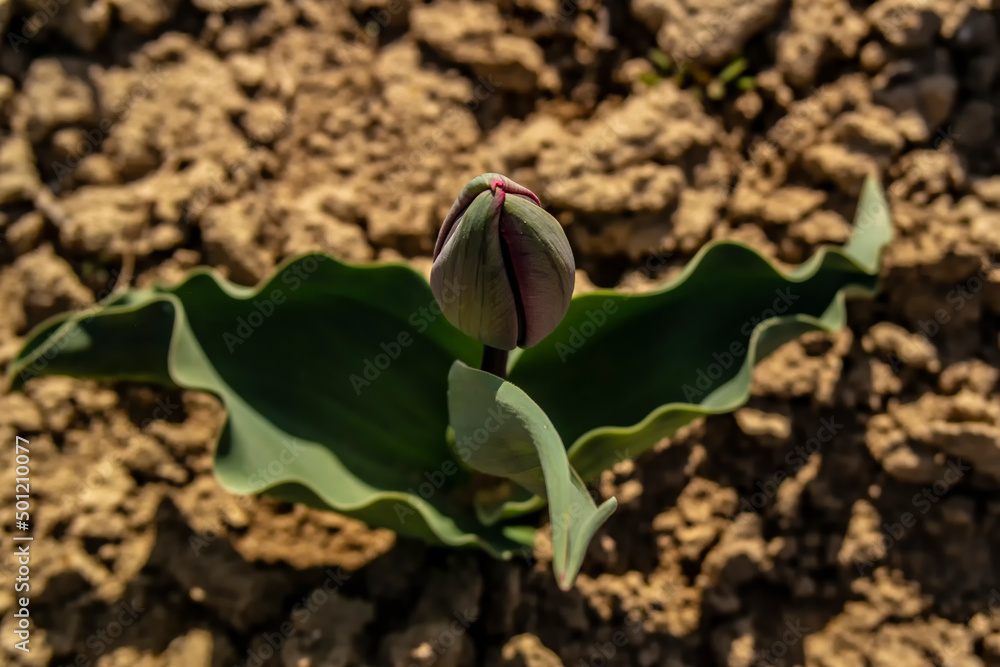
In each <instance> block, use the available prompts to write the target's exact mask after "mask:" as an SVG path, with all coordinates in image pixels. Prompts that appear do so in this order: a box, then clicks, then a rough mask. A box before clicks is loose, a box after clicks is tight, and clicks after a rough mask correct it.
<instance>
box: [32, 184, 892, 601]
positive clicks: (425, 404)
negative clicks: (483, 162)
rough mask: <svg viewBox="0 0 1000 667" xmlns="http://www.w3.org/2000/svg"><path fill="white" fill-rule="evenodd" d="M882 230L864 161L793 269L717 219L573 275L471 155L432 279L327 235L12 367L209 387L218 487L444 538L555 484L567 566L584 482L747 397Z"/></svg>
mask: <svg viewBox="0 0 1000 667" xmlns="http://www.w3.org/2000/svg"><path fill="white" fill-rule="evenodd" d="M890 236H891V223H890V221H889V216H888V209H887V206H886V203H885V200H884V197H883V195H882V192H881V189H880V188H879V186H878V185H877V184H876V183H875V181H874V180H872V179H869V180H868V181H867V182H866V183H865V184H864V187H863V190H862V194H861V200H860V203H859V206H858V212H857V215H856V218H855V226H854V231H853V233H852V236H851V238H850V240H849V242H848V243H847V244H846V245H845V246H844V247H843V248H840V249H837V248H830V247H824V248H821V249H820V250H819V251H818V252H817V253H816V254H815V255H813V257H811V258H810V259H809V260H808V261H807V262H805V263H804V264H802V265H800V266H798V267H796V268H795V269H793V270H791V271H788V272H782V271H780V270H778V269H777V268H776V267H775V266H774V265H773V264H771V263H770V262H769V261H768V260H767V259H765V258H764V257H762V256H761V255H760V254H759V253H757V252H756V251H754V250H752V249H751V248H749V247H747V246H745V245H743V244H741V243H735V242H730V241H721V242H714V243H711V244H709V245H708V246H706V247H704V248H702V250H701V251H700V252H699V253H698V254H697V255H696V256H695V258H694V259H693V260H692V261H691V262H690V264H689V265H688V266H687V267H686V268H685V269H684V271H683V272H682V273H681V274H680V275H679V276H677V277H676V278H674V279H673V280H671V281H669V282H668V283H666V284H665V285H663V286H662V287H660V288H659V289H656V290H655V291H652V292H649V293H646V294H641V295H626V294H621V293H618V292H615V291H613V290H597V291H595V292H591V293H589V294H585V295H580V296H577V297H575V298H574V297H572V294H573V286H574V277H575V264H574V260H573V253H572V251H571V249H570V245H569V242H568V241H567V239H566V235H565V233H564V232H563V230H562V228H561V226H560V225H559V223H558V222H557V221H556V220H555V219H554V218H553V217H552V216H550V215H549V214H548V213H547V212H546V211H545V210H544V209H543V208H542V206H541V203H540V201H539V199H538V197H536V196H535V195H534V194H533V193H532V192H531V191H530V190H528V189H527V188H525V187H523V186H521V185H518V184H517V183H514V182H513V181H511V180H510V179H508V178H506V177H504V176H501V175H499V174H484V175H482V176H480V177H478V178H475V179H473V180H472V181H470V182H469V183H468V185H466V186H465V188H464V189H463V190H462V192H461V193H460V194H459V196H458V198H457V199H456V201H455V203H454V205H453V206H452V207H451V210H450V211H449V212H448V215H447V216H446V218H445V220H444V224H443V225H442V227H441V231H440V233H439V236H438V239H437V243H436V245H435V248H434V262H433V267H432V270H431V280H430V285H428V283H427V282H426V281H425V280H424V279H423V277H422V276H420V275H419V274H418V273H416V272H415V271H413V270H412V269H410V268H409V267H407V266H405V265H401V264H366V265H350V264H347V263H343V262H340V261H338V260H336V259H333V258H331V257H328V256H326V255H322V254H311V255H306V256H303V257H298V258H296V259H293V260H290V261H288V262H286V263H284V264H283V265H282V266H280V267H279V268H278V270H277V272H276V273H275V274H274V275H273V276H272V277H271V278H269V279H268V280H266V281H264V282H263V283H262V284H260V285H259V286H257V287H255V288H248V287H242V286H237V285H234V284H232V283H230V282H228V281H226V280H224V279H222V278H221V277H220V276H219V275H218V274H216V273H215V272H214V271H212V270H210V269H200V270H196V271H194V272H193V273H191V274H190V275H189V276H188V277H187V278H186V279H185V280H184V281H183V282H182V283H181V284H179V285H176V286H173V287H152V288H146V289H132V290H128V291H125V292H123V293H119V294H113V295H112V296H111V297H109V298H108V299H107V300H105V301H104V302H102V303H100V304H98V305H97V306H95V307H93V308H91V309H88V310H85V311H83V312H78V313H72V314H66V315H60V316H58V317H55V318H53V319H51V320H49V321H47V322H44V323H42V324H41V325H39V326H38V327H37V329H36V330H35V331H34V332H32V333H31V334H30V335H29V337H28V340H27V342H26V344H25V346H24V348H23V349H22V350H21V351H20V353H19V354H18V356H17V358H16V359H15V361H14V362H13V364H12V383H13V387H14V388H15V389H18V388H21V387H22V386H23V384H24V383H25V382H26V381H28V380H29V379H31V378H33V377H35V376H38V375H45V374H62V375H70V376H76V377H87V378H99V379H110V380H115V379H118V380H123V379H124V380H134V381H146V382H154V383H160V384H163V385H169V386H174V387H180V388H185V389H193V390H202V391H207V392H211V393H213V394H215V395H216V396H218V397H220V399H221V400H222V401H223V403H224V405H225V407H226V409H227V412H228V419H227V421H226V423H225V426H224V427H223V429H222V432H221V433H220V435H219V439H218V442H217V444H216V448H215V459H214V462H215V471H216V474H217V477H218V479H219V481H220V482H221V484H222V485H223V486H224V487H225V488H227V489H229V490H230V491H232V492H235V493H242V494H254V493H262V492H264V493H267V494H270V495H273V496H276V497H278V498H282V499H285V500H289V501H293V502H302V503H306V504H309V505H311V506H314V507H319V508H325V509H329V510H333V511H337V512H340V513H342V514H345V515H349V516H352V517H356V518H358V519H360V520H362V521H365V522H367V523H368V524H370V525H373V526H383V527H387V528H391V529H394V530H395V531H396V532H397V533H399V534H402V535H407V536H411V537H417V538H420V539H424V540H427V541H430V542H433V543H437V544H443V545H448V546H455V547H457V546H476V547H480V548H482V549H484V550H486V551H487V552H489V553H491V554H493V555H495V556H497V557H501V558H509V557H511V556H512V555H513V554H516V553H521V552H523V551H524V550H526V549H530V547H531V545H532V544H533V540H534V536H535V532H536V527H537V525H538V513H539V511H541V510H543V509H544V508H545V507H546V506H547V507H548V513H549V519H550V524H551V530H552V537H551V540H552V558H553V570H554V572H555V575H556V578H557V581H558V583H559V585H560V586H561V587H562V588H564V589H565V588H569V587H571V586H572V585H573V581H574V579H575V577H576V575H577V573H578V572H579V570H580V567H581V563H582V560H583V556H584V553H585V551H586V548H587V544H588V543H589V541H590V539H591V537H592V536H593V535H594V533H595V531H596V530H597V529H598V528H599V527H600V526H601V524H603V523H604V522H605V521H606V520H608V517H609V516H610V515H611V514H612V512H613V511H614V509H615V504H616V502H615V500H614V499H613V498H612V499H609V500H606V501H604V502H603V503H602V504H600V505H598V504H596V503H595V502H594V500H593V499H592V497H591V494H590V493H589V492H588V489H587V487H586V482H588V481H591V480H593V479H594V478H596V477H598V476H599V475H600V474H601V472H602V471H604V470H607V469H609V468H611V467H612V466H613V465H614V464H616V463H618V462H619V461H621V460H623V459H625V458H632V457H635V456H637V455H639V454H640V453H642V452H644V451H646V450H648V449H650V448H651V447H652V446H653V445H655V444H656V443H657V442H659V441H661V440H662V439H663V438H666V437H669V436H670V435H672V434H673V433H674V432H675V431H676V430H677V429H678V428H680V427H681V426H683V425H685V424H687V423H690V422H691V421H693V420H694V419H697V418H698V417H701V416H704V415H710V414H720V413H725V412H729V411H732V410H735V409H736V408H738V407H739V406H741V405H742V404H743V403H745V401H746V400H747V398H748V396H749V390H750V380H751V373H752V370H753V366H754V364H755V363H756V362H757V361H759V360H760V359H762V358H764V357H765V356H766V355H768V354H769V353H770V352H772V351H773V350H774V349H776V348H777V347H779V346H780V345H782V344H784V343H786V342H788V341H790V340H792V339H794V338H796V337H798V336H800V335H802V334H803V333H805V332H808V331H813V330H823V331H832V330H836V329H838V328H840V327H842V326H844V323H845V315H846V309H845V299H846V297H848V296H870V295H872V294H873V293H874V292H875V290H876V289H877V283H878V272H879V258H880V255H881V252H882V249H883V248H884V246H885V245H886V244H887V243H888V242H889V240H890Z"/></svg>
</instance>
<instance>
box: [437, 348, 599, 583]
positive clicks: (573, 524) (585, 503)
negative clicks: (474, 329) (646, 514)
mask: <svg viewBox="0 0 1000 667" xmlns="http://www.w3.org/2000/svg"><path fill="white" fill-rule="evenodd" d="M448 413H449V415H450V417H451V426H452V428H453V429H454V430H455V451H456V453H457V454H458V455H459V457H460V458H461V459H462V461H463V462H465V464H466V465H468V466H470V467H471V468H473V469H475V470H478V471H479V472H482V473H485V474H487V475H492V476H495V477H502V478H505V479H509V480H513V481H514V482H516V483H517V484H519V485H520V486H521V487H523V488H524V489H527V490H528V491H530V492H532V493H534V494H536V495H537V496H540V497H543V498H546V499H547V500H548V504H549V515H550V517H551V521H552V551H553V561H552V568H553V570H554V571H555V574H556V580H557V581H558V582H559V586H560V587H561V588H563V589H564V590H567V589H569V588H571V587H572V586H573V582H574V581H575V579H576V575H577V573H578V572H579V571H580V565H581V564H582V562H583V556H584V553H585V552H586V550H587V545H588V544H589V543H590V539H591V538H592V537H593V535H594V532H595V531H596V530H597V529H598V528H599V527H600V526H601V524H603V523H604V522H605V521H606V520H607V518H608V517H609V516H610V515H611V513H612V512H614V510H615V507H616V506H617V505H618V503H617V501H616V500H615V499H614V498H610V499H608V500H606V501H605V502H604V503H602V504H601V506H600V507H598V506H597V505H596V504H595V503H594V500H593V498H591V496H590V493H589V492H588V490H587V487H586V486H585V485H584V483H583V481H582V480H581V479H580V476H579V475H577V474H576V471H575V470H573V468H572V467H571V466H570V464H569V460H568V459H567V457H566V449H565V447H564V446H563V443H562V440H561V439H560V438H559V434H558V433H557V432H556V430H555V428H554V427H553V426H552V422H550V421H549V418H548V417H546V416H545V413H544V412H542V411H541V409H539V407H538V406H537V405H535V403H534V401H532V400H531V399H530V398H529V397H528V395H527V394H525V393H524V392H523V391H521V390H520V389H518V388H517V387H515V386H514V385H513V384H511V383H510V382H505V381H503V380H501V379H500V378H498V377H497V376H495V375H492V374H490V373H486V372H484V371H480V370H476V369H474V368H469V367H468V366H466V365H465V364H463V363H462V362H461V361H456V362H455V363H454V364H453V365H452V367H451V372H450V373H449V374H448Z"/></svg>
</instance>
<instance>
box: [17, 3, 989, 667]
mask: <svg viewBox="0 0 1000 667" xmlns="http://www.w3.org/2000/svg"><path fill="white" fill-rule="evenodd" d="M868 4H869V3H865V2H855V1H849V0H790V2H776V1H772V0H749V1H748V0H697V1H696V0H632V1H631V3H628V2H611V1H610V0H608V1H607V2H604V3H602V2H600V0H580V1H579V2H573V1H572V0H566V1H564V2H560V1H559V0H501V1H499V2H497V3H495V4H494V3H489V2H469V1H466V0H461V1H447V2H435V3H432V4H425V3H423V2H418V1H417V0H350V1H349V2H348V1H347V0H344V1H342V2H336V3H334V2H316V1H314V0H191V1H190V2H188V1H187V0H95V1H93V2H84V1H83V0H68V1H65V2H63V1H60V2H55V1H54V0H51V1H48V2H46V1H45V0H0V24H7V27H6V29H5V32H7V33H8V34H7V37H6V38H5V42H6V43H5V44H4V46H3V48H2V50H0V239H4V240H5V242H4V243H2V244H0V261H2V264H3V266H2V269H0V363H2V364H6V363H7V362H9V360H10V359H11V358H12V357H13V355H14V354H15V352H16V350H17V349H18V346H19V345H20V343H21V342H22V341H23V337H24V336H25V334H26V333H27V332H28V331H29V330H30V328H31V327H32V326H33V325H35V324H37V323H38V322H39V321H41V320H42V319H43V318H45V317H47V316H49V315H51V314H53V313H57V312H60V311H64V310H67V309H71V308H79V307H81V306H84V305H87V304H91V303H93V302H94V300H95V299H96V298H100V297H101V296H102V295H103V294H105V293H106V292H107V290H108V289H109V288H110V287H112V286H113V285H114V284H115V283H116V281H117V280H118V278H119V271H120V270H121V268H122V267H123V265H124V266H127V265H129V264H130V263H131V262H132V260H134V262H135V278H134V284H137V285H146V284H149V283H150V282H151V281H154V280H176V279H177V278H178V277H179V276H181V275H182V274H183V272H184V271H185V270H186V269H188V268H190V267H192V266H195V265H198V264H210V265H212V266H215V267H217V268H218V269H219V270H221V271H222V272H224V273H225V274H227V275H229V276H230V277H231V278H232V279H233V280H236V281H238V282H242V283H246V284H252V283H254V282H255V281H257V280H259V279H261V278H262V277H263V276H265V275H267V273H268V272H269V271H270V270H271V268H272V267H273V266H274V265H275V263H276V262H278V261H280V260H281V259H283V258H284V257H286V256H288V255H291V254H296V253H300V252H303V251H307V250H317V249H321V250H325V251H327V252H329V253H331V254H333V255H335V256H337V257H340V258H343V259H347V260H353V261H364V260H371V259H397V258H400V257H402V258H405V259H407V260H408V261H411V262H412V263H413V264H414V265H415V266H416V267H418V268H419V269H420V270H422V271H425V272H426V271H428V270H429V258H428V255H429V253H430V250H431V247H432V243H433V239H434V234H435V232H436V225H437V224H438V221H439V220H441V219H442V217H443V215H444V213H445V211H446V210H447V208H448V206H449V205H450V203H451V200H452V198H453V197H454V195H455V193H456V192H457V190H458V189H459V188H460V187H461V185H462V184H463V183H464V182H465V181H466V180H468V179H469V178H470V177H472V176H474V175H477V174H479V173H482V172H485V171H498V172H502V173H506V174H507V175H509V176H510V177H511V178H513V179H515V180H517V181H519V182H521V183H524V184H525V185H527V186H528V187H530V188H532V189H533V190H534V191H535V192H537V193H539V194H540V195H541V196H542V197H543V199H544V200H545V202H546V204H547V205H548V206H549V208H550V210H552V211H553V212H554V214H555V215H557V216H558V218H559V219H560V221H561V222H563V223H564V224H565V225H566V227H567V231H568V234H569V237H570V239H571V242H572V243H573V245H574V249H575V251H576V253H577V257H578V260H579V266H580V269H581V274H580V275H581V280H580V283H581V284H582V285H590V284H596V285H602V286H611V285H621V286H622V287H623V288H627V289H643V288H646V287H648V286H649V285H651V284H655V283H656V282H659V281H660V280H663V279H665V278H666V277H667V276H669V275H672V274H673V273H674V272H676V271H677V270H679V268H680V267H681V266H683V264H684V263H685V262H686V261H688V260H689V259H690V258H691V256H692V255H693V254H694V253H695V252H696V251H697V249H698V248H699V247H701V246H702V245H703V244H704V243H705V242H707V241H709V240H711V239H718V238H736V239H741V240H743V241H746V242H748V243H750V244H752V245H753V246H754V247H756V248H758V249H760V250H761V251H762V252H764V253H765V254H766V255H768V256H769V257H772V258H773V259H774V260H775V261H778V262H779V263H797V262H800V261H802V260H803V259H804V258H805V257H807V256H808V255H809V253H810V252H811V251H812V250H813V249H814V248H815V246H816V245H817V244H820V243H824V242H842V241H843V240H844V239H845V238H846V234H847V233H848V221H849V220H850V218H851V215H852V212H853V207H854V204H855V201H856V197H857V194H858V190H859V186H860V183H861V181H862V178H863V177H864V175H865V174H866V173H868V171H869V170H875V171H876V172H877V173H879V174H880V175H881V176H882V177H883V179H884V181H885V183H886V186H887V188H888V192H889V198H890V200H891V202H892V205H893V209H894V212H895V224H896V230H897V240H896V242H895V243H894V244H893V245H892V247H891V248H890V249H889V251H888V254H887V257H886V269H885V290H884V292H883V293H882V295H881V296H880V297H879V298H878V299H877V300H875V301H872V302H856V303H853V304H852V305H851V318H850V323H851V324H850V329H849V330H847V331H844V332H841V333H838V334H834V335H814V336H811V337H807V338H805V339H803V340H801V341H799V342H795V343H792V344H789V345H787V346H785V347H784V348H782V349H781V350H779V351H778V352H777V353H776V354H775V355H774V356H773V357H771V358H770V359H768V360H766V362H765V363H763V364H762V365H761V367H760V368H759V369H758V370H757V372H756V375H755V385H754V394H753V398H752V401H751V403H750V405H749V406H748V407H747V408H745V409H743V410H741V411H739V412H737V413H736V414H735V415H731V416H725V417H718V418H713V419H709V420H707V421H704V422H701V423H697V424H695V425H693V426H691V427H689V428H687V429H685V430H684V431H683V432H682V433H680V434H678V435H677V436H676V437H674V438H672V439H671V440H670V441H669V442H664V443H662V444H661V446H659V447H658V448H657V450H656V451H655V452H653V453H650V454H648V455H646V456H643V457H642V459H641V460H640V461H639V462H637V463H632V462H625V463H622V464H620V465H619V467H618V468H617V469H616V470H615V471H614V472H609V473H606V474H605V476H604V477H603V478H602V479H601V482H600V484H599V491H600V493H601V494H603V495H610V494H614V495H616V496H617V497H618V498H619V500H620V501H621V508H620V509H619V511H618V512H617V513H616V514H615V516H614V517H613V518H612V520H611V521H610V522H609V524H608V525H607V527H606V528H605V529H604V530H603V532H602V533H601V534H600V535H599V536H598V538H597V539H595V541H594V544H593V545H592V549H591V551H590V554H589V556H588V560H587V563H586V566H585V569H584V574H583V575H582V576H581V577H580V580H579V584H578V586H577V588H576V589H575V590H573V591H571V592H569V593H561V592H559V591H558V590H557V588H556V586H555V585H554V582H553V579H552V577H551V574H550V572H549V563H548V561H547V559H546V553H545V544H544V540H543V541H542V542H543V543H542V544H540V545H539V547H538V553H537V554H536V556H537V558H536V559H535V560H534V562H530V563H528V562H524V561H521V562H512V563H499V562H494V561H491V560H489V559H488V558H487V557H485V556H483V555H481V554H478V553H473V552H447V551H445V550H441V549H435V548H429V547H427V546H425V545H422V544H419V543H416V542H412V541H408V540H403V539H398V538H396V537H395V536H394V535H393V534H392V533H391V532H389V531H386V530H373V529H370V528H367V527H366V526H364V525H361V524H359V523H358V522H356V521H353V520H349V519H345V518H343V517H340V516H337V515H332V514H322V513H319V512H315V511H311V510H306V509H303V508H301V507H292V506H288V505H285V504H282V503H279V502H276V501H274V500H271V499H266V498H263V499H257V498H236V497H232V496H230V495H228V494H227V493H226V492H224V491H222V490H221V489H220V487H219V486H218V484H217V483H216V481H215V480H214V479H213V477H212V473H211V458H210V449H211V443H212V441H213V438H214V436H215V434H216V432H217V430H218V428H219V425H220V423H221V420H222V414H221V410H220V406H219V404H218V402H217V401H216V400H215V399H213V398H211V397H207V396H203V395H196V394H193V393H170V392H166V391H163V390H161V389H159V388H153V387H147V386H142V385H136V384H118V385H109V384H98V383H94V382H88V381H75V380H68V379H65V378H48V379H40V380H36V381H33V382H31V383H30V384H29V385H28V388H27V391H26V392H25V393H24V394H15V395H4V396H0V441H2V442H3V443H5V445H4V446H5V449H6V448H7V447H8V443H11V442H12V441H13V440H14V436H15V434H20V435H24V436H27V437H29V438H30V440H31V445H32V457H33V475H34V480H35V485H34V487H33V494H34V496H35V498H36V502H37V507H36V508H35V511H34V518H35V520H36V525H35V535H36V540H35V542H34V544H33V554H34V555H33V557H32V561H31V577H32V578H31V587H32V588H31V610H32V619H33V621H34V623H35V632H34V635H33V639H32V643H31V647H32V651H31V653H30V654H24V653H21V652H20V651H16V650H14V649H13V647H12V646H13V634H12V630H13V627H14V619H13V618H12V616H11V613H12V610H13V605H14V594H13V577H14V576H15V575H14V568H13V566H12V560H11V557H10V556H11V554H10V552H11V549H12V547H11V544H12V542H11V540H10V539H9V532H10V531H11V530H12V529H13V527H14V526H13V519H12V515H13V505H14V489H13V484H12V483H8V484H4V485H3V487H2V488H0V504H2V512H3V515H4V517H5V518H4V519H3V521H2V522H0V527H2V530H0V532H2V533H3V539H2V540H0V555H2V556H3V559H4V560H3V562H4V567H3V571H2V576H0V611H2V612H3V614H4V618H3V621H2V622H0V636H2V637H3V642H2V649H0V656H2V657H0V663H2V664H11V665H19V666H24V667H29V666H30V667H42V666H62V665H74V666H75V667H87V666H89V665H97V666H99V667H112V666H118V665H121V666H126V665H136V666H142V667H160V666H170V667H209V666H213V667H231V666H233V665H264V666H266V667H333V666H338V667H339V666H347V665H377V666H380V667H381V666H386V667H409V666H411V665H416V666H419V667H429V666H430V665H439V666H445V667H458V666H461V665H473V664H475V665H490V666H500V665H505V666H508V667H513V666H515V665H517V666H520V665H523V666H524V667H559V665H567V666H572V667H576V666H578V665H593V666H595V667H601V666H602V665H613V666H614V665H641V666H643V667H648V666H652V665H664V666H668V667H682V666H688V665H690V666H719V667H722V666H724V667H756V666H758V665H761V666H763V665H774V666H775V667H778V666H781V667H786V666H791V665H805V666H807V667H869V666H870V667H890V666H891V667H920V666H924V665H948V666H950V667H997V666H1000V563H998V560H997V554H998V553H1000V496H998V494H997V492H998V490H1000V387H998V375H1000V372H998V368H1000V348H998V345H1000V337H998V334H1000V319H998V314H1000V177H995V176H991V175H992V174H995V173H998V171H997V170H998V167H1000V150H998V149H997V148H996V140H995V131H996V128H997V120H998V119H997V111H998V110H1000V85H998V83H997V63H998V62H1000V58H998V56H1000V46H998V39H997V37H998V32H997V30H998V29H997V25H996V20H997V18H998V16H997V13H996V12H992V11H990V9H989V7H987V6H986V3H985V2H984V0H962V1H961V2H956V1H955V0H878V2H875V3H872V4H870V6H867V5H868ZM53 7H54V8H55V9H54V10H53V9H52V8H53ZM11 35H13V36H14V37H13V38H12V37H11ZM22 38H23V39H22ZM656 45H658V46H659V47H660V48H662V49H664V50H666V51H668V52H671V53H674V54H675V55H677V56H678V59H680V60H683V61H685V62H690V63H693V64H695V65H697V66H699V67H707V68H710V69H713V68H718V67H719V66H722V65H724V64H726V63H727V62H730V61H731V60H732V59H733V58H735V57H736V56H738V55H740V54H743V55H745V56H746V57H747V59H748V62H749V63H750V71H751V72H752V73H754V74H756V75H757V81H758V87H757V88H756V90H753V91H750V92H745V93H739V92H736V93H732V94H730V96H729V97H727V98H726V99H724V100H722V101H721V102H709V103H703V102H701V101H699V99H698V98H696V97H695V96H693V95H692V93H691V92H690V91H689V90H685V91H682V90H679V89H677V88H676V87H674V85H673V84H671V83H667V82H664V83H661V84H660V85H658V86H655V87H649V86H647V85H646V84H644V83H640V82H638V78H639V76H640V75H641V74H642V73H643V72H647V73H648V72H650V71H651V70H650V67H651V66H650V65H649V63H648V62H646V61H644V60H643V57H644V56H645V54H646V53H647V50H648V49H649V48H650V47H653V46H656ZM667 255H669V256H668V257H667V259H666V260H664V259H663V257H664V256H667ZM650 256H658V259H657V261H656V262H655V263H654V264H653V265H654V266H658V268H657V269H656V271H655V272H654V274H653V276H652V278H650V277H649V272H648V271H644V270H643V268H642V267H643V264H644V262H645V261H646V259H647V258H648V257H650ZM660 264H662V266H659V265H660ZM679 325H682V324H679ZM8 451H9V450H8ZM5 460H6V461H7V463H5V466H7V465H9V461H10V459H9V458H7V459H5ZM4 479H6V480H8V481H10V480H11V476H10V475H5V477H4ZM272 647H276V648H272Z"/></svg>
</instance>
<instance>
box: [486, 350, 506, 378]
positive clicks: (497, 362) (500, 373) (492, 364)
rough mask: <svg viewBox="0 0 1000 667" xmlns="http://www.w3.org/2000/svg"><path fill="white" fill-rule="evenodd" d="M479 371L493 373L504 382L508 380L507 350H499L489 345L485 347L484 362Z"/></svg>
mask: <svg viewBox="0 0 1000 667" xmlns="http://www.w3.org/2000/svg"><path fill="white" fill-rule="evenodd" d="M479 370H481V371H486V372H487V373H493V375H496V376H497V377H498V378H500V379H502V380H506V379H507V350H498V349H496V348H495V347H490V346H489V345H484V346H483V361H482V363H480V364H479Z"/></svg>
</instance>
